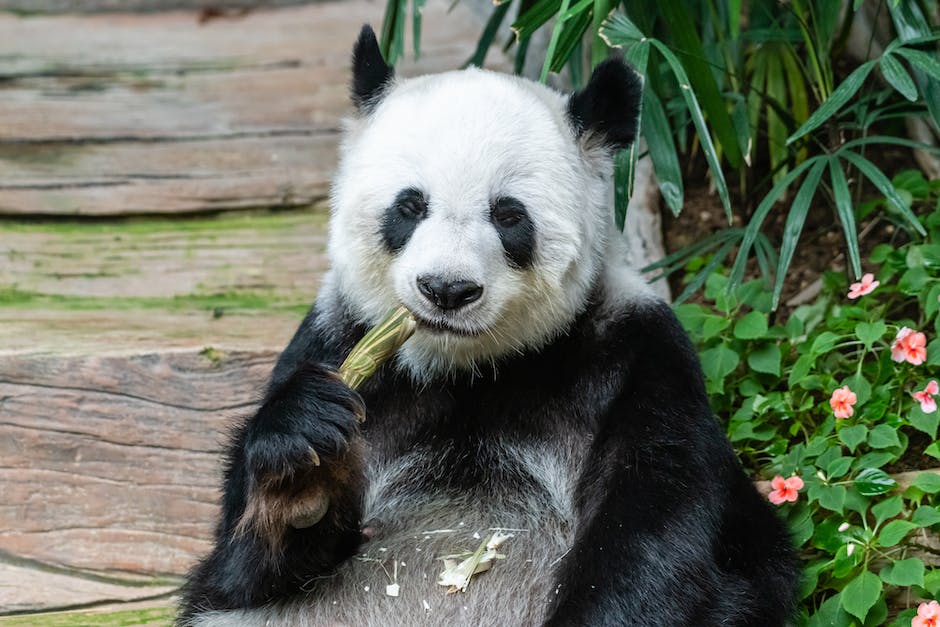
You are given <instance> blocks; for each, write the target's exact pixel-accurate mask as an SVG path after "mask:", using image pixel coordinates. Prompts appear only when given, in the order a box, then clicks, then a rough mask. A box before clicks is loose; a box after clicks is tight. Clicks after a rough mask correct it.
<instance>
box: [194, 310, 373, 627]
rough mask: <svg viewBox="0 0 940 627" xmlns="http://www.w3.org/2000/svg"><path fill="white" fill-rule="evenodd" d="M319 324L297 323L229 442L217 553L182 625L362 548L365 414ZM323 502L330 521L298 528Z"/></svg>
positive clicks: (276, 591) (298, 581) (204, 568)
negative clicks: (257, 403) (361, 425)
mask: <svg viewBox="0 0 940 627" xmlns="http://www.w3.org/2000/svg"><path fill="white" fill-rule="evenodd" d="M316 316H317V313H316V309H315V308H314V309H312V310H311V312H310V313H309V314H308V315H307V317H306V318H305V319H304V321H303V323H301V326H300V328H299V329H298V331H297V333H296V334H295V335H294V338H293V339H292V340H291V343H290V345H289V346H288V347H287V349H286V350H285V351H284V352H283V354H282V355H281V358H280V359H279V361H278V364H277V366H276V368H275V371H274V373H273V375H272V377H271V382H270V384H269V386H268V390H267V392H266V394H265V396H264V399H263V401H262V404H261V407H260V408H259V409H258V411H257V412H256V413H255V414H254V416H252V417H251V418H249V419H248V420H247V421H245V422H244V423H243V424H242V425H240V426H239V427H238V428H237V429H236V431H235V432H234V434H233V437H232V438H231V441H230V443H229V445H228V449H227V464H226V469H225V473H224V481H223V496H222V503H221V513H220V517H219V521H218V524H217V526H216V530H215V543H214V547H213V549H212V551H211V553H210V554H209V555H208V556H207V557H206V558H204V559H203V560H202V561H201V562H200V563H199V564H198V565H197V566H196V567H195V568H194V569H193V571H192V572H191V573H190V575H189V577H188V579H187V583H186V585H185V587H184V595H183V601H182V609H181V614H180V617H179V622H180V623H181V624H185V621H186V620H187V618H188V617H190V616H192V615H194V614H195V612H196V611H204V610H210V609H219V610H221V609H234V608H245V607H255V606H258V605H262V604H264V603H265V602H267V601H269V600H271V599H273V598H276V597H280V596H282V595H285V594H290V593H292V592H296V591H298V590H299V589H300V588H301V587H302V586H303V585H304V584H305V583H306V582H309V581H310V580H311V579H312V578H314V577H316V576H318V575H322V574H325V573H327V572H329V571H330V570H331V569H332V568H333V567H334V566H335V565H336V564H337V563H338V562H339V561H341V560H342V559H345V558H346V557H348V556H349V555H351V554H352V553H353V552H354V551H355V548H356V546H357V545H358V542H359V539H360V533H359V522H360V521H359V517H360V509H361V503H360V498H359V495H360V494H361V485H358V484H360V483H361V481H362V478H361V460H360V459H359V455H358V450H357V437H358V427H357V415H359V414H361V413H362V411H363V408H362V405H361V399H359V397H358V395H357V394H356V393H355V392H353V391H352V390H350V389H349V388H348V387H346V386H345V384H343V383H342V382H340V381H339V379H338V378H337V377H336V376H335V374H334V373H333V370H335V368H336V366H337V364H338V362H339V361H340V358H341V354H342V352H343V350H344V349H345V346H343V344H342V342H338V343H337V342H336V341H335V338H332V337H326V336H325V335H324V334H323V333H322V332H320V331H318V325H317V324H316ZM323 495H326V497H327V499H326V500H327V501H328V504H329V509H328V510H327V513H326V515H325V516H324V517H323V518H322V519H321V520H320V521H319V522H316V524H313V525H312V526H309V527H303V528H296V527H297V525H296V524H292V521H296V519H297V518H298V514H299V515H300V516H301V517H302V516H303V514H304V511H303V508H304V507H309V506H310V504H311V503H312V504H313V505H316V504H317V503H319V502H322V500H323V499H322V498H321V497H322V496H323Z"/></svg>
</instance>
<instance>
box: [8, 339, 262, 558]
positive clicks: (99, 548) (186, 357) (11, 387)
mask: <svg viewBox="0 0 940 627" xmlns="http://www.w3.org/2000/svg"><path fill="white" fill-rule="evenodd" d="M275 356H276V352H275V351H240V350H224V349H223V350H218V351H214V352H213V353H211V354H205V353H203V352H201V351H199V350H193V349H189V350H179V351H164V352H160V353H128V354H110V355H102V356H88V355H76V356H60V355H50V356H41V355H36V354H7V355H4V356H3V357H2V358H0V415H2V416H3V422H2V424H0V458H2V459H3V460H4V463H3V467H2V468H0V493H2V494H3V495H4V498H3V500H2V502H0V551H4V552H6V553H9V554H13V555H16V556H19V557H21V558H26V559H29V560H35V561H38V562H43V563H46V564H52V565H55V566H60V567H68V568H74V569H87V570H94V571H110V572H130V573H151V574H152V573H168V574H181V573H183V572H185V570H186V569H187V568H188V567H189V566H190V565H191V564H192V563H193V561H194V560H195V559H196V557H197V556H198V555H199V554H200V553H202V552H203V551H205V550H206V549H207V548H208V544H207V541H208V537H209V533H210V529H211V525H212V523H213V520H214V517H215V513H216V500H217V497H218V486H219V471H220V458H219V451H220V442H221V440H222V438H223V436H224V434H225V433H226V431H227V429H228V428H229V427H230V426H231V423H232V421H233V420H236V419H238V418H239V417H240V416H243V415H245V414H246V413H248V412H250V411H251V410H252V408H253V407H254V404H255V403H256V400H257V398H258V395H259V393H260V391H261V389H262V386H263V383H264V380H265V379H266V377H267V376H268V373H269V372H270V369H271V367H272V364H273V360H274V359H275Z"/></svg>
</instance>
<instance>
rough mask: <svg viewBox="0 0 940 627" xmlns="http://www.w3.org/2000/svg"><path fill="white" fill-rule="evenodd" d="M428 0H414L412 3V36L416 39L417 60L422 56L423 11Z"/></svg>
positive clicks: (415, 51)
mask: <svg viewBox="0 0 940 627" xmlns="http://www.w3.org/2000/svg"><path fill="white" fill-rule="evenodd" d="M426 2H427V0H412V3H411V37H412V39H413V40H414V41H412V44H413V46H414V53H415V60H417V59H419V58H420V57H421V12H422V11H423V10H424V4H425V3H426Z"/></svg>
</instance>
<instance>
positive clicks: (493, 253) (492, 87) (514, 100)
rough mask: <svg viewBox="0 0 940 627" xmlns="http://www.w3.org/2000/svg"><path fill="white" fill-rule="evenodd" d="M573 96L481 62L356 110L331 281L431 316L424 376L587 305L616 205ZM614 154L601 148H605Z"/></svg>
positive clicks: (337, 211)
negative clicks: (569, 104) (574, 123)
mask: <svg viewBox="0 0 940 627" xmlns="http://www.w3.org/2000/svg"><path fill="white" fill-rule="evenodd" d="M565 105H566V99H565V97H563V96H561V95H560V94H557V93H556V92H554V91H552V90H549V89H548V88H545V87H543V86H541V85H537V84H535V83H531V82H529V81H524V80H522V79H518V78H515V77H511V76H506V75H501V74H496V73H492V72H486V71H482V70H465V71H461V72H451V73H447V74H440V75H435V76H426V77H421V78H416V79H411V80H406V81H402V82H399V83H396V84H394V85H393V86H392V87H391V88H390V89H389V90H388V92H387V93H386V94H385V95H384V96H383V98H382V100H381V102H380V103H379V104H378V105H377V106H376V107H375V109H374V110H373V111H372V112H371V114H370V115H368V116H366V117H363V118H361V119H357V120H355V121H353V122H351V123H350V128H349V129H348V134H347V138H346V142H345V144H344V146H343V149H342V155H341V164H340V168H339V171H338V174H337V177H336V180H335V186H334V190H333V198H332V204H333V214H332V220H331V236H330V255H331V259H332V262H333V272H334V274H335V276H334V277H332V278H331V280H332V281H333V286H334V287H338V288H339V289H340V290H341V291H342V293H343V296H344V298H345V300H346V301H347V302H348V303H349V304H350V305H351V306H352V307H354V308H355V310H356V311H355V313H356V314H357V315H358V316H361V318H362V319H363V320H366V321H368V322H370V323H374V322H376V321H377V320H378V319H379V318H381V317H382V316H383V315H384V314H385V313H386V312H387V311H388V310H389V309H391V308H393V307H395V306H397V305H398V304H399V303H400V304H404V305H405V306H406V307H408V308H409V309H410V310H411V311H412V312H413V313H414V314H415V316H416V317H417V318H418V319H419V321H420V322H421V324H420V325H419V331H418V332H417V334H416V336H415V337H414V338H413V339H412V340H410V341H409V342H408V344H407V345H406V346H405V348H404V349H403V354H402V357H403V358H404V361H405V362H406V363H407V364H408V365H409V366H411V369H412V370H413V371H414V372H416V373H428V372H432V371H440V370H442V369H443V370H447V369H453V368H472V367H473V365H474V364H476V363H479V362H481V361H485V360H493V359H496V358H498V357H500V356H502V355H505V354H507V353H510V352H513V351H522V350H525V349H526V348H532V347H537V346H539V345H541V344H543V343H544V342H545V341H547V340H548V339H550V338H551V337H553V336H554V335H556V334H558V333H559V332H561V331H562V330H564V328H565V327H566V325H568V324H569V323H570V322H571V321H572V319H573V318H574V316H575V315H576V314H577V313H578V310H579V309H581V308H582V307H583V306H584V303H585V301H586V299H587V295H588V290H589V289H590V287H591V284H592V282H593V280H594V278H595V275H596V273H597V270H598V266H599V263H600V260H601V257H602V256H603V251H604V247H605V241H606V238H607V231H608V229H607V226H608V223H609V222H610V219H611V218H610V211H609V209H608V207H607V204H606V190H607V184H608V183H607V181H606V180H605V178H606V177H605V176H604V174H605V172H604V171H603V168H599V166H598V165H597V164H596V163H595V162H594V161H592V160H591V159H588V158H587V157H586V155H585V153H584V152H583V149H582V147H581V146H580V145H579V142H578V141H577V138H576V136H575V132H574V130H573V129H572V128H571V126H570V123H569V121H568V119H567V118H566V116H565ZM601 161H603V160H601Z"/></svg>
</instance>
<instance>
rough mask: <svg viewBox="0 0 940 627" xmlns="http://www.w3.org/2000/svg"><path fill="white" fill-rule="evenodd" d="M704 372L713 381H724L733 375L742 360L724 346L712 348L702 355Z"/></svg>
mask: <svg viewBox="0 0 940 627" xmlns="http://www.w3.org/2000/svg"><path fill="white" fill-rule="evenodd" d="M701 360H702V371H703V372H704V373H705V376H706V377H708V378H709V379H710V380H712V381H718V382H720V381H722V380H723V379H724V378H725V377H727V376H728V375H729V374H731V373H732V372H733V371H734V369H735V368H737V367H738V363H739V362H740V360H741V358H740V357H738V354H737V353H736V352H734V351H733V350H731V349H730V348H728V347H727V346H725V345H724V344H722V345H720V346H716V347H714V348H710V349H708V350H707V351H705V352H703V353H702V354H701Z"/></svg>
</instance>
